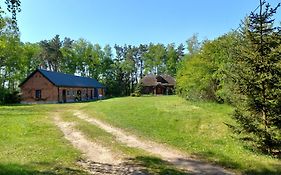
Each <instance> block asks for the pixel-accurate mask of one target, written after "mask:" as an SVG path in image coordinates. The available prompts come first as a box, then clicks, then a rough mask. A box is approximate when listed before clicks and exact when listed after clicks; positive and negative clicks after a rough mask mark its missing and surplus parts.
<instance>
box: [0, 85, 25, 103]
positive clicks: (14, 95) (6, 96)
mask: <svg viewBox="0 0 281 175" xmlns="http://www.w3.org/2000/svg"><path fill="white" fill-rule="evenodd" d="M20 100H21V98H20V95H19V92H18V91H13V92H9V91H8V90H7V89H4V88H1V89H0V104H13V103H19V102H20Z"/></svg>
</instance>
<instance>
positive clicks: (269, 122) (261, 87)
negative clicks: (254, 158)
mask: <svg viewBox="0 0 281 175" xmlns="http://www.w3.org/2000/svg"><path fill="white" fill-rule="evenodd" d="M279 6H280V4H278V5H277V7H275V8H271V6H270V5H269V4H268V3H266V2H265V1H260V11H259V13H254V12H252V13H251V14H250V16H249V17H248V20H247V21H246V22H245V26H244V28H243V30H242V31H241V33H242V35H243V40H244V46H243V47H242V48H241V50H240V56H239V57H237V59H236V60H235V69H236V70H237V71H236V74H235V77H234V78H236V84H237V91H238V97H239V103H237V104H236V109H235V113H234V115H233V117H234V119H236V121H237V122H238V124H239V125H238V126H236V127H235V131H237V132H239V133H240V134H241V135H242V136H245V137H247V140H250V141H252V142H251V143H253V145H254V146H256V147H257V148H259V149H261V150H262V151H265V152H267V153H271V154H279V156H280V153H281V149H280V148H281V67H280V65H281V30H280V27H274V18H273V16H274V14H276V11H277V9H278V7H279Z"/></svg>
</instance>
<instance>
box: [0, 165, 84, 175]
mask: <svg viewBox="0 0 281 175" xmlns="http://www.w3.org/2000/svg"><path fill="white" fill-rule="evenodd" d="M36 165H38V167H41V168H42V165H43V168H42V169H44V170H38V167H37V166H36ZM35 167H36V168H35ZM31 174H32V175H33V174H36V175H37V174H38V175H63V174H70V175H76V174H77V175H78V174H86V173H85V172H84V171H82V170H79V169H74V168H69V167H58V166H52V165H51V164H48V165H46V164H45V163H43V164H42V163H34V164H31V165H19V164H0V175H31Z"/></svg>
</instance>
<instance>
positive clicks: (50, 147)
mask: <svg viewBox="0 0 281 175" xmlns="http://www.w3.org/2000/svg"><path fill="white" fill-rule="evenodd" d="M53 108H54V106H52V105H49V106H48V105H30V106H28V105H27V106H0V174H86V173H85V172H83V171H81V169H80V168H79V167H77V165H76V162H77V160H78V159H79V158H80V153H79V152H78V151H77V150H75V149H74V148H73V147H72V146H71V145H70V144H69V142H68V141H66V140H65V139H63V134H62V133H61V132H60V131H59V129H58V128H57V127H56V126H55V125H54V124H53V121H52V118H51V117H49V114H48V113H47V111H49V110H50V109H53Z"/></svg>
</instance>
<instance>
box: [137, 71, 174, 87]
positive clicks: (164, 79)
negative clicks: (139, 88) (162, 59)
mask: <svg viewBox="0 0 281 175" xmlns="http://www.w3.org/2000/svg"><path fill="white" fill-rule="evenodd" d="M140 82H141V83H142V84H143V86H157V85H159V84H161V85H167V86H175V85H176V80H175V79H174V78H173V77H172V76H170V75H151V74H150V75H146V76H145V77H143V78H142V79H141V80H140Z"/></svg>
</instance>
